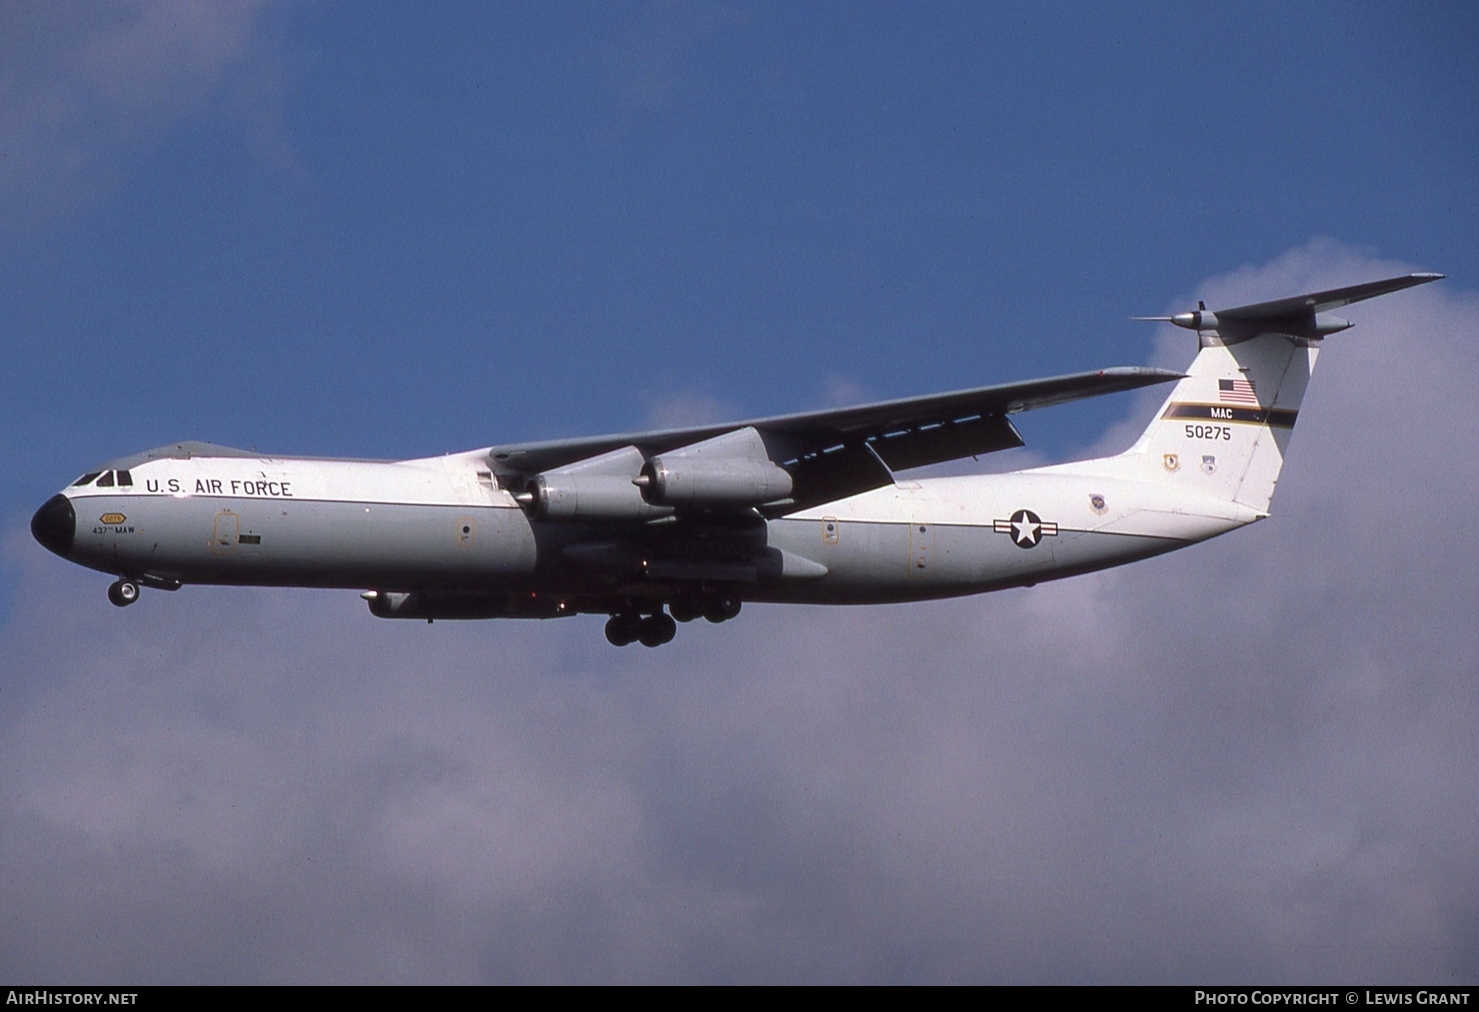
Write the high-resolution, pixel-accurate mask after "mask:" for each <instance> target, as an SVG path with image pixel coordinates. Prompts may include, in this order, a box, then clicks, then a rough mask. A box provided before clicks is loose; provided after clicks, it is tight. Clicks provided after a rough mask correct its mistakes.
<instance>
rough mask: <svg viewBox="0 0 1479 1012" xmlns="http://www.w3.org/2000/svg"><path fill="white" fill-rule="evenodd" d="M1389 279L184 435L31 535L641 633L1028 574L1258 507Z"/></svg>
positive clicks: (194, 579) (1142, 547) (153, 584)
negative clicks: (1094, 359) (744, 383)
mask: <svg viewBox="0 0 1479 1012" xmlns="http://www.w3.org/2000/svg"><path fill="white" fill-rule="evenodd" d="M1440 277H1442V275H1440V274H1409V275H1406V276H1403V277H1395V278H1389V279H1386V280H1383V281H1374V282H1370V283H1367V284H1362V285H1356V286H1354V287H1350V288H1340V289H1336V290H1333V291H1328V292H1316V293H1313V294H1310V295H1301V296H1297V297H1295V298H1288V299H1279V300H1277V301H1274V302H1263V303H1258V304H1256V305H1249V306H1238V307H1235V308H1232V309H1224V310H1217V311H1215V312H1209V311H1208V310H1207V309H1206V307H1205V306H1201V307H1199V308H1198V309H1197V310H1196V311H1194V312H1186V313H1179V314H1177V315H1175V316H1171V317H1140V318H1139V319H1157V320H1164V321H1166V322H1169V323H1173V324H1175V325H1177V326H1179V327H1184V328H1186V329H1188V330H1193V331H1196V332H1197V334H1198V335H1199V339H1200V350H1199V352H1198V353H1197V356H1196V358H1195V360H1194V361H1193V362H1192V364H1191V367H1190V368H1189V369H1188V371H1187V372H1186V373H1185V374H1180V373H1174V372H1169V371H1166V370H1162V369H1150V368H1114V369H1103V370H1100V371H1097V372H1088V373H1079V374H1076V375H1071V376H1058V377H1054V378H1051V379H1039V380H1031V381H1028V382H1024V383H1008V384H1005V385H1001V386H989V387H980V388H977V389H972V390H961V391H956V392H953V393H943V394H934V395H930V396H925V397H910V398H904V399H901V400H891V401H884V402H881V403H876V404H864V405H860V406H856V407H848V408H838V409H834V410H827V411H813V412H806V413H802V414H792V415H782V416H779V417H774V418H760V419H754V420H749V421H740V422H733V423H729V424H721V425H699V426H692V427H689V428H679V429H664V430H659V431H654V432H634V433H624V434H619V435H611V436H596V437H591V438H582V439H561V440H553V441H547V442H534V443H511V444H507V445H502V446H493V447H488V448H485V449H480V450H472V451H468V452H466V453H457V454H452V455H449V456H442V457H429V458H425V459H420V460H399V461H376V460H346V459H333V458H307V457H271V456H264V455H263V454H260V453H256V452H253V451H247V450H235V449H230V448H228V447H223V446H213V445H210V444H208V443H198V442H184V443H176V444H174V445H172V446H165V447H160V448H159V449H156V450H149V451H146V452H144V453H140V454H136V455H134V456H131V457H126V458H123V459H120V460H114V461H111V462H109V463H107V464H103V465H100V466H99V467H96V468H94V469H93V470H90V471H88V472H87V473H86V474H84V475H82V476H81V477H80V478H78V479H77V480H76V481H75V482H73V483H72V484H71V485H70V486H68V487H67V488H66V489H64V490H63V491H62V492H60V493H58V494H57V495H55V496H53V497H52V498H51V499H49V500H48V501H47V502H46V503H45V504H44V505H43V506H42V507H41V508H40V509H39V510H37V512H36V514H35V516H34V518H33V519H32V521H31V531H32V533H33V534H34V535H35V537H36V540H37V541H39V542H40V543H41V544H42V545H44V546H46V547H47V548H48V549H50V550H51V551H53V552H55V553H56V554H57V555H60V556H62V557H63V558H65V559H69V560H71V561H73V562H76V563H78V564H79V565H83V566H87V567H89V568H91V569H96V570H99V571H101V572H105V573H111V574H113V575H114V576H116V577H117V579H116V581H115V582H114V583H113V584H112V586H111V587H110V588H109V589H108V597H109V600H111V601H112V602H113V603H114V604H116V605H119V606H124V605H129V604H132V603H133V602H134V601H136V600H137V599H138V597H139V594H140V588H141V587H149V588H158V589H161V590H176V589H178V588H180V587H181V586H183V585H185V584H190V583H197V584H233V585H252V586H289V587H336V588H350V589H356V590H359V589H362V590H363V594H362V596H363V597H364V598H365V600H366V601H368V602H369V606H370V611H371V612H372V613H373V614H374V615H377V616H379V617H381V618H415V619H427V620H428V621H431V620H435V619H439V618H442V619H472V618H556V617H561V616H567V615H579V614H592V613H594V614H600V615H606V616H609V618H608V620H607V622H606V637H607V639H609V640H610V641H611V642H612V643H614V644H616V645H618V646H623V645H626V644H629V643H634V642H641V643H643V644H645V645H647V646H658V645H660V644H662V643H666V642H668V641H669V640H671V639H672V638H673V635H674V633H675V631H676V628H677V625H676V623H678V622H691V621H693V620H695V619H698V618H705V619H707V620H708V621H710V622H723V621H726V620H728V619H732V618H734V617H735V616H736V615H738V614H739V612H740V607H741V605H742V603H743V602H746V601H767V602H801V603H811V604H867V603H876V602H897V601H918V600H925V599H929V598H942V597H954V596H958V595H964V594H976V593H981V592H983V591H990V590H999V589H1002V588H1005V587H1018V586H1024V585H1026V586H1031V585H1032V584H1035V583H1038V582H1040V581H1043V580H1054V579H1059V578H1061V577H1065V576H1073V575H1075V574H1079V573H1087V572H1091V571H1093V570H1098V569H1104V568H1107V567H1109V566H1118V565H1121V564H1123V563H1126V562H1134V561H1136V560H1138V559H1145V558H1149V557H1151V556H1154V555H1160V554H1162V553H1164V552H1169V551H1172V550H1174V549H1177V548H1183V547H1185V546H1187V545H1190V544H1193V543H1195V542H1198V541H1204V540H1206V539H1208V538H1211V537H1215V536H1217V535H1219V534H1225V533H1226V532H1228V531H1231V530H1233V529H1235V528H1238V527H1242V526H1244V525H1246V524H1250V523H1253V522H1254V521H1257V520H1260V519H1262V518H1264V517H1265V516H1267V515H1268V509H1269V503H1270V501H1271V499H1272V497H1273V492H1274V485H1275V483H1276V482H1277V481H1278V477H1279V469H1280V467H1281V466H1282V465H1283V462H1284V455H1285V452H1286V450H1287V448H1288V444H1289V436H1290V433H1291V431H1292V430H1293V428H1294V423H1295V420H1296V418H1297V416H1298V411H1299V405H1300V401H1301V399H1302V398H1303V396H1304V392H1305V387H1306V385H1307V384H1308V383H1309V379H1310V374H1311V372H1312V371H1313V369H1314V365H1315V358H1316V356H1317V355H1318V353H1319V349H1320V346H1321V343H1322V342H1323V340H1324V338H1325V337H1327V336H1328V335H1330V334H1333V333H1336V332H1338V331H1341V330H1344V329H1346V328H1347V327H1349V326H1351V324H1350V323H1349V322H1347V321H1345V320H1342V319H1338V318H1335V317H1332V316H1329V315H1327V313H1328V311H1329V310H1332V309H1336V308H1339V307H1341V306H1345V305H1349V304H1350V303H1353V302H1358V301H1360V300H1362V299H1369V298H1372V297H1374V296H1378V295H1384V294H1387V293H1389V292H1396V291H1399V290H1401V289H1404V288H1409V287H1412V286H1414V285H1420V284H1423V283H1425V282H1428V281H1434V280H1437V279H1438V278H1440ZM1171 381H1175V383H1176V385H1175V386H1174V387H1173V388H1172V390H1171V394H1170V396H1169V397H1168V398H1167V400H1166V402H1165V405H1164V406H1163V407H1162V408H1161V410H1160V411H1158V412H1157V413H1156V415H1155V418H1154V419H1153V420H1152V421H1151V423H1150V426H1149V428H1147V429H1146V430H1145V433H1144V435H1142V436H1141V437H1140V439H1139V440H1138V441H1137V442H1136V443H1135V444H1134V445H1133V446H1132V447H1130V448H1129V449H1128V450H1126V451H1125V452H1124V453H1121V454H1119V455H1117V456H1113V457H1102V458H1098V459H1095V460H1081V461H1075V462H1072V463H1066V464H1055V465H1052V466H1050V467H1038V468H1032V469H1030V470H1025V471H1017V472H1014V473H1009V474H988V475H966V476H954V477H933V478H917V479H914V480H909V479H908V478H907V477H904V478H900V477H897V475H898V473H899V472H907V471H909V470H911V469H914V468H919V467H923V466H925V465H930V464H937V463H941V462H944V461H949V460H954V459H957V458H962V457H966V456H978V455H980V454H982V453H990V452H993V451H996V450H1002V449H1007V448H1009V447H1014V446H1021V445H1022V437H1021V436H1020V435H1018V432H1017V429H1016V427H1015V426H1014V425H1013V424H1012V421H1011V416H1012V415H1013V414H1016V413H1018V412H1022V411H1030V410H1033V409H1036V408H1042V407H1047V406H1049V405H1053V404H1061V403H1064V402H1067V401H1072V400H1077V399H1079V398H1084V397H1093V396H1097V395H1100V394H1108V393H1113V392H1116V391H1125V390H1133V389H1136V388H1138V387H1143V386H1147V385H1150V384H1156V383H1164V382H1171Z"/></svg>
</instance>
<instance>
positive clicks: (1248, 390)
mask: <svg viewBox="0 0 1479 1012" xmlns="http://www.w3.org/2000/svg"><path fill="white" fill-rule="evenodd" d="M1217 399H1218V400H1219V401H1222V402H1223V403H1224V404H1257V403H1258V395H1257V394H1255V393H1254V392H1253V381H1252V380H1245V379H1235V380H1218V381H1217Z"/></svg>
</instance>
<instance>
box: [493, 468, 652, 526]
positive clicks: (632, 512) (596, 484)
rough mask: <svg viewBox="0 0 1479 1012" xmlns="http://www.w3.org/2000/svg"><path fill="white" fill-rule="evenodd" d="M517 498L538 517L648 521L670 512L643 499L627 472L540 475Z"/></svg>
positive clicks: (559, 519) (590, 520)
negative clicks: (525, 503)
mask: <svg viewBox="0 0 1479 1012" xmlns="http://www.w3.org/2000/svg"><path fill="white" fill-rule="evenodd" d="M526 497H527V498H526ZM518 498H519V500H520V501H521V502H527V503H528V504H529V506H530V507H531V508H532V509H533V512H534V515H535V516H536V517H538V518H539V519H541V520H555V521H562V520H563V521H575V520H583V521H588V522H601V521H620V520H651V519H654V518H657V517H665V516H667V515H668V514H670V513H672V512H673V511H672V510H671V509H663V508H662V507H661V506H654V505H651V504H650V503H648V502H646V501H645V500H644V499H643V498H642V495H641V493H640V492H639V491H638V490H637V489H636V488H634V487H632V478H631V476H630V475H629V474H615V475H613V474H571V473H563V474H562V473H559V472H554V473H550V474H540V475H536V476H535V478H534V480H533V481H531V482H530V483H529V484H528V486H527V487H526V488H525V489H524V492H523V494H521V495H520V496H519V497H518Z"/></svg>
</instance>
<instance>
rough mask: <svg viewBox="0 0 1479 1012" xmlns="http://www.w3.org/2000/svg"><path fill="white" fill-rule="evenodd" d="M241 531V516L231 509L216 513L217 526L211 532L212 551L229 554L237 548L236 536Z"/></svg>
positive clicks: (216, 553) (218, 553) (217, 553)
mask: <svg viewBox="0 0 1479 1012" xmlns="http://www.w3.org/2000/svg"><path fill="white" fill-rule="evenodd" d="M240 532H241V518H240V517H238V516H237V515H236V514H235V513H232V512H231V511H230V510H222V511H221V512H219V513H217V514H216V523H215V528H214V529H213V530H212V532H211V552H212V554H215V555H229V554H230V553H231V552H234V551H235V550H236V538H237V535H238V534H239V533H240Z"/></svg>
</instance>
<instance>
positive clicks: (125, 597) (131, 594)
mask: <svg viewBox="0 0 1479 1012" xmlns="http://www.w3.org/2000/svg"><path fill="white" fill-rule="evenodd" d="M138 599H139V585H138V584H137V583H134V582H133V581H132V580H119V581H118V582H116V583H114V584H113V585H112V586H111V587H109V588H108V600H110V601H112V602H113V603H114V604H116V605H118V607H120V608H126V607H127V606H129V605H131V604H133V603H134V602H135V601H137V600H138Z"/></svg>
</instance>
